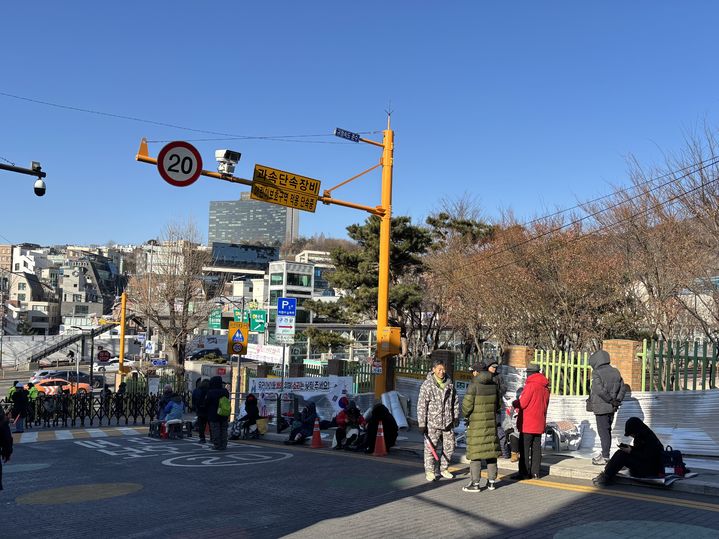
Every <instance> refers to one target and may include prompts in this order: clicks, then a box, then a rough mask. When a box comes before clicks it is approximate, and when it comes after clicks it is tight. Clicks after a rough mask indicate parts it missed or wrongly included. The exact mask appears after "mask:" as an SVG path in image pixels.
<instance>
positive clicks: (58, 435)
mask: <svg viewBox="0 0 719 539" xmlns="http://www.w3.org/2000/svg"><path fill="white" fill-rule="evenodd" d="M74 437H75V435H74V434H73V433H72V431H70V430H56V431H55V439H56V440H72V439H73V438H74Z"/></svg>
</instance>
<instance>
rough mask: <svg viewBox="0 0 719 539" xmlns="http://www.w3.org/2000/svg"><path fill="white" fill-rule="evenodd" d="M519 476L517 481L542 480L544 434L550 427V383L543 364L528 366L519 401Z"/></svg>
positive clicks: (516, 402) (517, 402)
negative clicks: (541, 466)
mask: <svg viewBox="0 0 719 539" xmlns="http://www.w3.org/2000/svg"><path fill="white" fill-rule="evenodd" d="M514 405H515V407H517V408H519V417H518V418H517V428H518V429H519V433H520V434H519V473H518V474H517V475H516V476H515V478H516V479H529V478H530V477H531V478H532V479H538V478H539V466H540V465H541V464H542V434H544V429H545V428H546V427H547V408H548V407H549V380H547V378H546V377H545V376H544V375H543V374H542V373H541V372H539V365H535V364H530V365H529V367H527V381H526V383H525V384H524V389H523V390H522V394H521V395H520V396H519V399H518V400H516V401H515V402H514Z"/></svg>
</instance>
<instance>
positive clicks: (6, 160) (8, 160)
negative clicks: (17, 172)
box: [0, 155, 15, 166]
mask: <svg viewBox="0 0 719 539" xmlns="http://www.w3.org/2000/svg"><path fill="white" fill-rule="evenodd" d="M0 159H2V160H3V161H5V162H6V163H10V164H11V165H12V166H15V163H13V162H12V161H10V159H5V158H4V157H3V156H2V155H0Z"/></svg>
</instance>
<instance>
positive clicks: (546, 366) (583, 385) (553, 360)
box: [532, 350, 592, 396]
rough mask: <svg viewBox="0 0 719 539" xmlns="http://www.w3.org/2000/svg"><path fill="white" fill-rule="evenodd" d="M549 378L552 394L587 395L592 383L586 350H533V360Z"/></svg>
mask: <svg viewBox="0 0 719 539" xmlns="http://www.w3.org/2000/svg"><path fill="white" fill-rule="evenodd" d="M532 363H536V364H537V365H539V367H540V368H541V369H542V372H543V373H544V375H545V376H546V377H547V379H548V380H549V384H550V390H551V392H552V395H578V396H581V395H589V391H590V388H591V384H592V376H591V370H592V368H591V367H590V366H589V353H588V352H574V351H573V350H570V351H568V352H563V351H561V350H559V351H558V350H535V351H534V361H532Z"/></svg>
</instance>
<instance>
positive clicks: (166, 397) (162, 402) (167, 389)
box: [157, 384, 174, 421]
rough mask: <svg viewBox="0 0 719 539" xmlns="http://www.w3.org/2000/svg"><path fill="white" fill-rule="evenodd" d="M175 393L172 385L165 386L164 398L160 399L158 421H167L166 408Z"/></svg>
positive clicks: (163, 390) (163, 389)
mask: <svg viewBox="0 0 719 539" xmlns="http://www.w3.org/2000/svg"><path fill="white" fill-rule="evenodd" d="M173 393H174V391H172V386H171V385H170V384H165V387H164V388H162V397H160V402H159V403H158V405H157V419H159V420H160V421H164V420H165V408H166V407H167V405H168V404H169V403H170V400H172V394H173Z"/></svg>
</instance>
